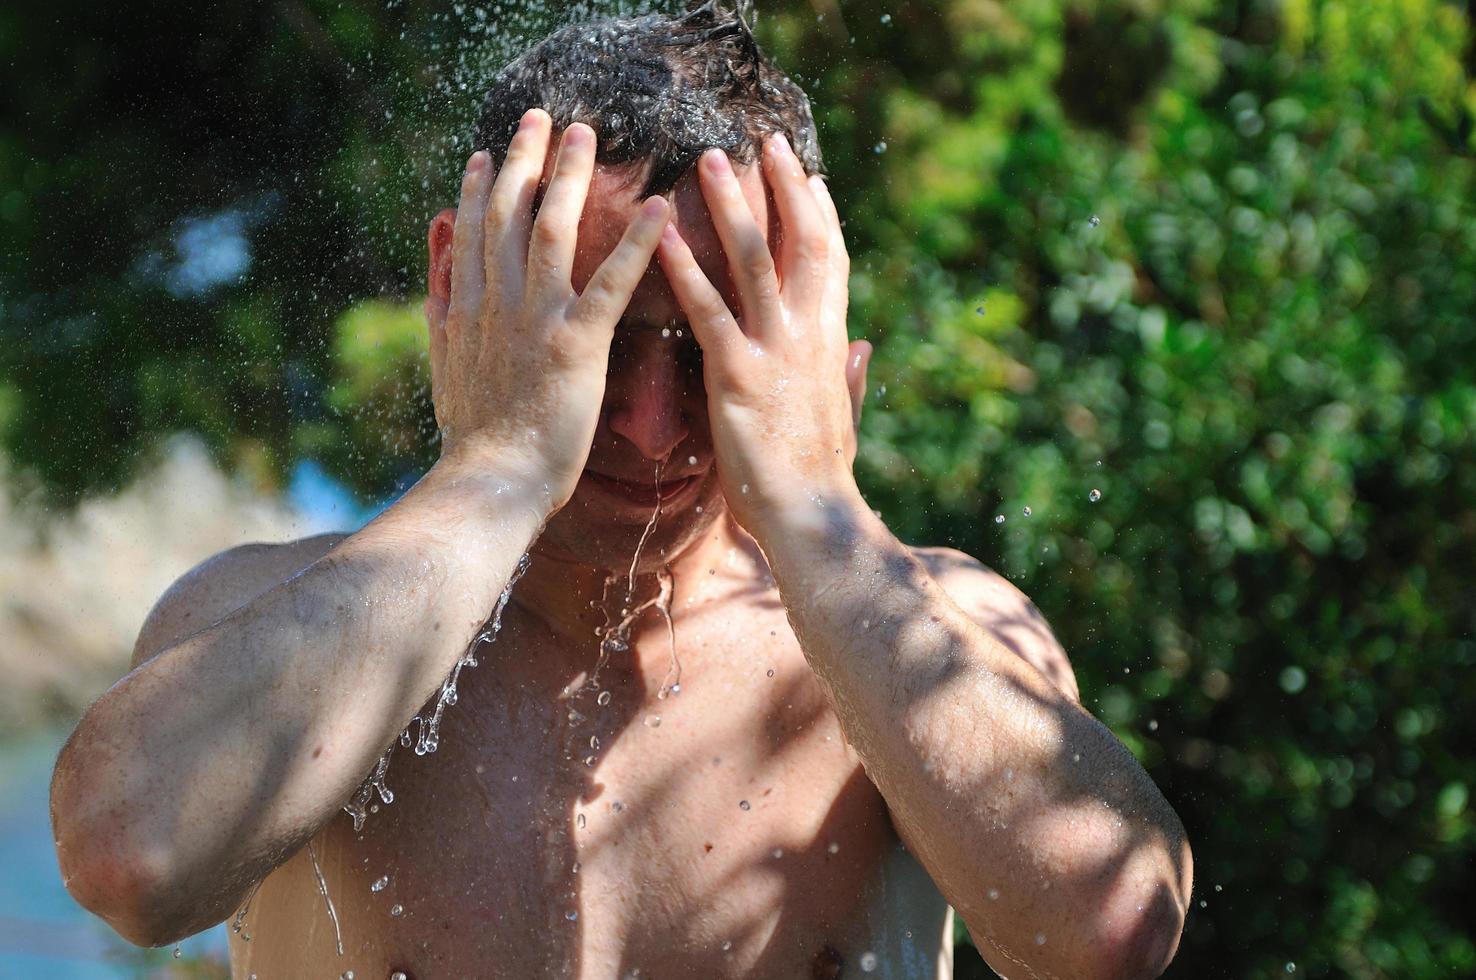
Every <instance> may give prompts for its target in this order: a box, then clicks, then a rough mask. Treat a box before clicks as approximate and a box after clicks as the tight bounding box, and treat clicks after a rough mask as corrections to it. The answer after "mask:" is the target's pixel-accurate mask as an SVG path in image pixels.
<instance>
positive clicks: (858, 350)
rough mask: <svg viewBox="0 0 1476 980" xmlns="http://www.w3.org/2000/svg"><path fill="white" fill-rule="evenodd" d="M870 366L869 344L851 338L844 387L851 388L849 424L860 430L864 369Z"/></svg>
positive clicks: (864, 391) (863, 396)
mask: <svg viewBox="0 0 1476 980" xmlns="http://www.w3.org/2000/svg"><path fill="white" fill-rule="evenodd" d="M870 366H871V344H870V343H868V342H867V341H864V340H853V341H851V346H850V347H849V348H847V350H846V387H847V388H849V389H850V390H851V424H852V425H853V426H854V427H855V429H856V431H857V432H860V431H861V406H862V404H863V403H864V402H865V401H866V369H867V368H868V367H870Z"/></svg>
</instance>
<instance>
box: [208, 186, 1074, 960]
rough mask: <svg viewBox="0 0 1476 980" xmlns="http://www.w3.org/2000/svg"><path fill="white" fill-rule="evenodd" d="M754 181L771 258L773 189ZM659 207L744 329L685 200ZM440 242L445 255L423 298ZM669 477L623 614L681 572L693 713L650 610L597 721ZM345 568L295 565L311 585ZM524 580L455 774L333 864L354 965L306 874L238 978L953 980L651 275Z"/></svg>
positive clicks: (374, 822) (751, 196)
mask: <svg viewBox="0 0 1476 980" xmlns="http://www.w3.org/2000/svg"><path fill="white" fill-rule="evenodd" d="M549 167H550V169H551V167H552V161H550V164H549ZM639 176H640V175H639V174H635V173H632V172H631V171H628V170H626V171H611V170H606V169H604V168H598V169H597V171H596V174H595V177H594V180H593V183H592V186H591V191H590V195H589V199H588V204H587V205H586V208H585V211H584V214H583V217H582V219H581V222H580V227H579V249H578V252H577V253H576V258H575V265H574V283H575V286H576V288H580V287H581V286H582V285H583V283H584V282H585V281H587V280H588V278H589V276H590V274H591V273H592V272H593V271H594V269H595V267H596V266H597V265H598V264H599V262H600V261H601V260H602V259H603V258H604V257H605V255H607V254H608V253H609V252H610V250H611V249H612V248H614V246H615V244H616V242H617V241H618V239H619V237H620V234H621V231H622V229H623V228H624V227H625V226H626V223H627V222H628V220H629V219H630V216H631V215H632V214H633V213H634V211H635V209H636V207H637V206H638V205H639V203H640V201H639V199H638V198H637V197H636V190H637V189H638V188H639V180H638V177H639ZM739 177H740V180H741V181H742V185H743V188H744V191H745V197H746V199H747V200H748V202H749V205H750V207H751V208H752V209H753V211H754V213H755V216H756V218H757V219H758V220H759V221H760V223H761V224H762V225H763V226H764V227H766V228H768V229H769V234H770V236H771V237H772V236H774V235H775V234H776V232H777V229H776V228H775V227H774V226H773V223H772V222H771V218H770V214H771V207H772V202H771V199H769V198H768V197H767V195H766V193H765V186H764V181H763V178H762V176H761V175H760V173H759V170H758V168H756V167H746V168H740V169H739ZM671 198H672V202H673V205H674V209H675V216H674V220H675V223H676V224H677V225H678V227H679V229H680V230H681V232H682V235H683V238H684V239H685V240H686V241H687V242H688V243H689V244H690V245H691V247H692V251H693V253H694V254H695V255H696V256H697V258H698V261H699V262H700V264H701V265H702V267H703V268H704V270H705V271H706V272H707V273H708V275H709V276H710V278H711V279H712V280H713V282H714V284H715V285H717V286H718V287H719V288H720V289H721V290H722V291H723V292H724V294H725V295H727V296H728V297H729V300H730V302H731V303H733V305H734V306H736V305H737V297H736V295H735V292H736V291H735V289H734V287H733V285H732V282H731V278H730V276H729V275H728V272H727V267H726V261H725V256H724V255H723V252H722V248H721V245H720V243H719V241H718V238H717V234H716V232H715V230H714V229H713V226H712V220H711V218H710V216H709V214H708V212H707V208H706V206H705V204H704V203H703V198H702V194H701V191H700V189H699V187H698V186H697V181H696V178H695V175H691V176H689V177H688V178H686V179H684V180H683V181H682V183H681V184H680V185H679V186H678V188H677V189H676V190H675V191H674V193H673V194H672V195H671ZM452 221H454V212H447V213H444V214H443V215H441V216H439V217H438V219H437V223H436V224H434V225H433V227H432V232H431V249H432V254H431V263H432V269H431V275H432V289H433V290H434V289H436V288H437V287H438V284H443V283H444V279H442V280H439V281H438V278H437V276H438V274H439V275H440V276H442V277H445V276H447V275H448V269H447V268H446V264H447V263H448V262H449V255H447V254H446V253H447V250H448V247H449V240H450V236H449V232H450V223H451V222H452ZM438 236H439V237H438ZM663 331H665V335H664V336H663ZM679 333H680V336H679V335H678V334H679ZM658 463H661V464H662V470H663V472H662V478H663V479H662V486H663V496H664V495H665V494H672V495H671V496H669V497H667V498H666V499H664V500H663V502H662V513H661V515H660V517H659V519H658V520H657V522H656V524H655V526H654V528H653V529H652V530H651V532H650V534H649V537H648V540H647V541H646V543H645V546H644V548H643V549H642V560H641V567H640V569H639V573H638V579H637V590H636V595H635V596H634V601H633V602H632V603H631V604H632V605H639V604H640V603H642V602H644V601H646V600H648V599H649V598H652V597H653V596H654V594H655V593H656V591H657V590H658V588H659V583H658V580H657V575H656V573H657V572H658V571H663V572H664V571H665V570H669V571H670V572H671V575H672V580H673V582H674V585H675V593H674V595H673V598H672V602H671V605H670V609H671V616H672V627H673V629H674V634H675V653H676V656H677V658H678V662H679V664H680V669H681V674H680V678H681V680H680V684H681V687H680V691H679V693H675V694H669V695H668V696H666V697H665V698H663V697H661V696H660V695H661V691H662V686H663V682H664V681H665V682H667V683H668V685H669V683H670V681H671V679H672V676H673V675H672V674H671V673H670V669H671V657H672V652H673V648H672V639H671V637H672V634H671V632H669V631H668V627H667V622H666V619H665V618H664V616H663V615H662V613H660V612H659V611H658V610H656V609H654V608H653V609H651V610H649V611H648V612H647V613H646V614H645V615H643V616H641V617H640V618H639V619H638V620H637V621H636V623H635V627H634V629H633V631H632V634H631V637H630V641H631V642H630V649H629V651H627V652H624V653H621V654H616V655H615V656H613V657H612V658H611V659H610V661H609V662H608V663H607V664H606V665H605V666H604V667H603V668H602V669H601V670H600V672H599V678H598V681H599V683H598V687H599V689H602V690H608V691H609V692H610V695H611V697H610V700H609V702H608V704H605V705H603V706H602V705H600V704H599V703H598V701H597V693H596V689H595V688H594V687H593V686H592V685H591V683H590V679H591V674H592V672H593V670H594V667H595V664H596V661H597V659H598V652H599V643H598V639H597V637H596V635H595V631H596V628H598V627H599V626H600V625H602V624H603V623H604V622H605V621H606V615H607V613H608V614H609V615H616V614H617V612H618V610H617V609H616V608H614V607H615V606H617V605H618V604H619V603H620V602H621V600H623V598H624V593H625V588H626V583H627V580H626V577H625V573H626V572H627V570H628V566H629V564H630V561H631V558H632V557H633V555H634V553H635V550H636V546H637V543H638V542H639V541H640V539H641V536H642V534H643V533H644V532H645V530H646V526H647V523H648V521H649V518H650V517H651V512H652V510H653V504H654V499H653V498H654V496H655V487H656V484H655V482H654V477H655V474H656V469H657V464H658ZM604 478H615V479H616V480H618V481H619V482H618V483H612V482H611V481H610V480H608V479H604ZM673 484H676V485H677V487H676V489H675V491H674V493H673V491H672V489H671V488H672V486H673ZM337 540H338V539H337V538H334V537H323V538H318V539H312V540H309V541H304V542H300V543H298V544H297V545H295V546H292V547H295V548H297V549H299V550H300V553H301V558H302V559H305V561H312V560H313V559H314V558H315V557H316V556H317V555H318V554H321V553H323V552H324V551H326V550H327V549H328V548H329V547H331V545H332V544H334V543H336V541H337ZM533 554H534V561H533V563H532V566H531V567H530V569H529V571H528V573H527V575H526V576H525V577H524V579H523V580H522V581H521V582H520V583H519V585H518V587H517V588H516V590H515V591H514V593H513V597H514V598H513V605H512V608H511V609H510V610H509V611H508V614H507V615H506V616H505V618H504V628H503V630H502V633H501V635H500V637H499V639H498V641H497V643H496V644H495V646H492V647H487V648H484V650H483V652H482V653H480V654H479V660H480V661H481V664H480V666H478V667H475V668H470V669H468V670H467V671H466V672H464V673H463V675H462V678H463V680H462V683H461V685H460V691H461V695H460V698H459V703H458V704H457V705H456V706H454V707H452V708H450V709H448V711H447V714H446V717H445V721H444V723H443V727H442V740H441V748H440V750H439V751H438V752H437V753H435V754H434V755H431V756H427V757H424V758H417V757H415V756H414V755H413V754H411V753H410V752H408V751H405V750H397V751H396V753H395V758H394V761H393V763H392V765H391V767H390V772H389V780H388V781H389V784H390V786H391V787H392V788H393V790H394V792H395V797H396V798H395V802H394V803H393V804H392V805H389V806H383V807H380V808H379V809H378V812H376V813H371V814H370V815H369V818H368V820H367V822H366V824H365V827H364V829H363V832H362V833H360V834H356V833H355V832H354V830H353V827H352V822H351V821H350V819H349V818H348V817H347V816H344V817H342V818H339V819H336V820H334V821H333V822H331V823H330V824H329V825H328V826H327V827H326V828H325V829H324V830H323V831H322V832H320V834H319V836H318V837H317V839H316V841H315V847H314V850H315V851H316V854H317V856H318V859H319V864H320V866H321V870H322V872H323V874H324V877H325V881H326V883H327V886H328V892H329V895H330V897H331V898H332V899H333V901H334V905H335V910H336V912H337V915H338V919H339V923H340V928H341V931H342V938H343V944H344V949H345V955H344V956H343V957H342V958H340V957H339V956H338V955H337V951H336V937H335V934H334V929H333V925H332V921H331V919H330V918H329V916H328V914H327V910H326V906H325V903H324V900H323V897H322V895H321V893H320V891H319V888H318V884H317V877H316V874H315V871H314V868H313V865H312V859H311V855H310V853H309V852H308V851H307V850H303V851H301V852H299V853H298V854H297V855H296V856H295V857H294V858H292V859H291V860H289V861H288V862H287V863H286V864H284V865H283V866H281V867H280V868H279V869H278V870H277V871H276V872H274V873H273V874H272V875H271V876H270V877H269V878H268V879H267V880H266V881H265V883H264V884H263V886H262V887H261V889H260V891H259V892H258V894H257V895H256V896H255V898H254V900H253V901H252V903H251V906H250V908H249V909H248V910H247V912H246V914H245V916H244V919H243V922H244V925H243V929H242V931H241V933H240V934H239V935H236V936H234V937H233V939H232V958H233V963H234V969H233V973H234V975H235V976H238V977H245V976H248V975H250V974H253V973H254V974H256V975H257V976H258V977H260V978H262V980H266V978H269V977H278V976H283V977H286V976H295V975H303V973H304V971H305V969H306V968H307V965H309V964H310V965H311V971H310V972H312V973H313V974H314V975H317V974H319V973H321V974H322V975H325V976H329V975H339V974H341V973H342V972H343V971H344V970H347V969H352V970H353V971H354V975H355V976H356V977H387V976H389V975H390V974H391V973H392V972H393V971H396V970H399V971H402V972H405V973H406V974H407V976H409V977H416V978H426V977H457V976H499V977H543V976H547V977H565V976H580V977H626V976H631V975H639V976H644V977H693V976H703V977H708V976H711V977H719V976H757V977H811V976H816V977H830V976H853V975H860V973H861V969H862V967H861V964H862V963H863V957H866V959H865V964H866V965H867V966H873V965H874V966H875V968H876V969H877V970H878V972H877V973H876V975H880V976H897V977H901V976H927V977H934V976H938V975H945V976H946V975H948V972H949V966H950V962H951V928H950V927H951V915H950V913H949V910H948V908H947V904H946V902H945V901H944V900H943V898H942V897H941V895H939V893H938V890H937V888H936V887H935V886H934V885H933V883H932V882H931V880H929V878H928V877H927V875H926V873H925V872H923V871H922V869H921V868H920V867H919V866H918V864H917V862H916V861H915V860H914V859H913V858H912V857H911V856H910V855H909V854H908V853H907V852H906V850H905V849H904V848H903V847H902V846H901V844H900V841H899V840H898V837H897V835H896V832H895V830H894V829H893V827H892V825H891V822H890V818H889V816H888V811H887V807H886V803H885V801H884V800H883V799H882V797H881V795H880V794H879V793H878V792H877V790H876V788H875V787H874V786H873V785H872V784H871V783H870V782H869V781H868V780H867V778H866V775H865V772H864V771H863V770H862V768H861V767H860V763H859V759H858V757H857V756H856V754H855V753H854V752H853V751H851V750H850V749H849V747H848V746H847V745H846V744H845V741H844V739H843V738H842V735H841V731H840V727H839V724H838V722H837V719H836V716H835V714H834V712H833V710H832V709H831V708H830V706H829V704H828V702H827V701H826V698H825V696H824V694H823V693H822V691H821V689H820V687H819V685H818V684H817V682H816V679H815V676H814V674H813V673H812V672H811V671H810V669H809V667H808V666H807V665H806V663H805V660H804V656H803V654H802V653H801V651H800V648H799V646H798V644H797V642H796V640H795V637H794V634H793V631H792V630H791V629H790V627H789V623H788V621H787V619H786V617H785V613H784V609H783V606H782V604H781V602H780V599H779V595H778V592H777V590H776V588H775V586H774V581H773V578H772V576H771V575H770V574H769V570H768V568H767V566H766V564H765V561H764V557H763V555H762V553H761V552H760V550H759V549H758V547H757V546H756V545H755V544H754V542H753V540H752V538H750V537H749V536H748V535H747V534H745V533H744V532H743V531H742V529H741V528H739V527H738V526H737V524H736V523H735V522H734V521H733V520H732V519H731V517H730V516H729V515H728V511H727V507H726V505H725V501H724V497H723V493H722V488H721V486H720V483H719V480H718V477H717V473H716V468H715V464H714V452H713V446H712V440H711V433H710V428H709V423H708V413H707V396H706V392H705V390H704V388H703V384H702V376H701V368H700V361H699V359H698V357H697V347H696V343H695V340H694V338H693V336H692V331H691V328H690V326H689V325H688V324H687V322H686V316H685V314H684V313H683V311H682V310H681V308H680V306H679V304H678V303H677V301H676V299H675V297H674V296H673V294H672V291H671V288H670V286H669V285H668V283H667V281H666V278H665V276H664V275H663V274H662V272H661V269H660V268H659V266H658V265H657V264H656V263H655V262H653V263H652V266H651V268H650V269H649V270H648V273H647V276H646V278H645V280H644V281H643V282H642V284H641V286H640V287H639V288H638V289H637V291H636V293H635V295H634V297H633V298H632V301H631V303H630V304H629V306H628V308H627V310H626V313H625V316H624V318H623V319H622V323H621V326H620V327H619V328H617V333H616V339H615V342H614V344H613V346H612V353H611V358H610V369H609V375H608V380H607V390H606V396H605V404H604V407H603V410H602V412H601V415H600V421H599V426H598V429H597V431H596V435H595V440H594V444H593V446H592V448H591V452H590V457H589V462H588V464H587V467H586V473H585V476H584V478H582V479H581V480H580V482H579V485H578V487H577V489H576V490H575V493H574V496H573V497H572V499H571V500H570V502H569V504H568V505H567V506H566V507H565V508H564V509H563V510H561V511H560V512H559V513H558V514H557V515H556V516H555V517H554V518H553V520H552V521H550V523H549V526H548V527H547V529H546V530H545V532H544V534H543V535H542V536H541V537H540V539H539V540H538V542H537V544H536V545H535V547H534V550H533ZM935 558H936V560H938V561H940V562H946V561H947V559H946V557H945V556H943V555H942V554H941V553H939V554H938V555H937V556H935ZM304 563H305V562H304ZM612 572H617V573H618V580H617V581H616V582H615V583H614V585H613V586H609V587H607V580H609V579H610V577H611V574H612ZM997 584H998V585H999V586H1003V588H1004V589H1005V590H1008V591H1013V590H1009V587H1008V586H1006V585H1004V583H1002V582H999V583H997ZM607 591H608V601H606V602H604V603H603V605H601V600H602V599H604V598H605V594H606V592H607ZM1001 595H1003V596H1005V601H1006V602H1008V601H1010V598H1011V597H1010V596H1009V595H1008V592H1002V593H1001ZM592 603H594V604H596V607H595V608H592V606H591V604H592ZM1003 615H1004V614H1003V613H1002V614H1001V616H1002V618H1003ZM1041 629H1042V630H1044V627H1043V624H1042V626H1041ZM1045 635H1046V636H1048V633H1047V634H1045ZM591 738H593V739H595V740H597V743H598V748H597V749H596V748H591ZM591 759H592V760H593V764H590V763H589V761H588V760H591ZM744 803H746V804H747V808H744V806H743V804H744ZM386 875H387V876H388V877H389V879H390V880H389V883H388V884H387V885H386V886H385V887H384V888H383V889H382V890H380V891H378V892H375V891H373V890H372V887H371V886H372V885H373V883H374V882H375V881H376V880H378V879H379V878H380V877H382V876H386ZM396 905H399V906H401V909H402V911H401V913H400V914H398V915H392V914H391V909H392V908H394V907H395V906H396ZM245 936H250V937H251V939H250V941H249V942H247V941H245V939H244V937H245ZM868 954H869V955H868ZM873 958H874V959H873ZM636 971H639V973H636Z"/></svg>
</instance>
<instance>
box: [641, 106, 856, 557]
mask: <svg viewBox="0 0 1476 980" xmlns="http://www.w3.org/2000/svg"><path fill="white" fill-rule="evenodd" d="M697 170H698V174H699V180H700V182H701V187H702V194H703V197H704V199H705V200H706V202H707V208H708V211H709V212H710V213H711V215H712V220H713V225H714V226H715V227H716V229H717V233H718V238H719V240H720V241H721V242H722V246H723V251H724V252H725V253H726V255H727V257H728V266H729V270H730V272H731V275H732V277H733V282H734V285H735V286H736V289H737V293H738V297H739V303H740V307H741V308H740V310H739V314H738V315H737V316H735V315H734V313H733V311H732V310H730V309H729V308H728V305H727V303H726V302H725V301H724V300H723V297H722V295H721V294H720V293H719V291H718V290H717V289H716V288H715V287H714V286H713V284H712V283H711V281H709V280H708V278H707V276H706V275H705V274H704V273H703V272H702V269H701V268H700V267H699V266H698V264H697V262H696V260H695V259H694V258H693V255H692V252H691V250H690V249H689V248H688V246H687V243H686V242H685V241H684V240H683V239H682V237H681V235H680V234H679V233H678V232H677V230H676V227H675V226H674V225H670V224H668V225H667V228H666V231H665V233H664V235H663V237H662V241H661V244H660V246H659V248H658V254H659V256H660V260H661V265H662V268H663V269H664V270H665V272H666V277H667V280H668V281H669V282H670V283H671V287H672V290H673V291H674V293H675V294H676V298H677V301H678V302H679V303H680V304H681V306H682V309H683V310H684V311H685V312H686V314H687V320H688V324H689V325H690V327H691V329H692V333H693V334H694V336H695V337H696V338H697V342H698V343H699V344H700V345H701V346H702V355H703V375H704V380H705V382H706V385H707V398H708V407H709V415H710V418H711V423H712V434H713V443H714V446H715V449H716V453H717V464H718V475H719V477H720V479H721V480H722V483H723V490H724V493H725V495H726V497H727V499H728V504H729V507H730V508H731V509H732V511H733V514H734V516H735V517H736V518H737V519H738V522H739V523H740V524H742V525H743V526H744V527H745V528H747V529H748V531H749V532H750V533H753V534H754V535H755V536H756V537H757V536H759V534H760V528H761V527H762V526H763V525H764V524H765V523H767V522H769V521H772V520H773V519H775V518H776V517H778V516H780V515H782V514H784V513H786V512H787V511H789V510H790V509H791V508H794V507H799V506H809V507H811V508H813V507H815V506H816V504H818V503H821V502H822V501H823V500H824V499H826V498H827V497H830V496H832V495H835V494H854V493H855V492H856V490H855V487H856V484H855V480H854V479H853V478H852V476H851V464H852V462H853V461H854V459H855V455H856V426H857V425H858V423H859V421H860V416H861V402H862V398H863V397H864V395H865V391H866V365H867V362H868V361H869V359H870V356H871V345H870V344H868V343H866V342H865V341H857V342H855V343H853V344H850V345H849V346H848V345H847V343H846V303H847V298H848V295H847V294H848V277H849V274H850V259H849V257H848V256H847V255H846V247H845V242H844V240H843V239H842V237H841V228H840V219H839V217H838V215H837V213H836V210H835V205H834V203H833V202H832V201H831V199H830V193H829V191H828V190H827V189H826V187H825V182H824V180H822V179H821V178H820V177H819V176H813V177H806V176H805V172H804V168H803V166H802V165H801V164H800V161H799V159H798V158H797V157H796V156H795V154H794V151H793V150H792V149H791V148H790V145H789V142H788V141H787V140H786V139H785V138H784V137H783V136H781V135H779V134H775V135H773V136H771V137H769V139H768V140H767V141H766V142H765V145H764V152H763V172H764V175H765V178H766V179H767V181H768V183H769V187H770V189H771V190H772V192H773V198H774V201H775V203H776V205H777V208H778V213H779V222H780V227H781V233H780V235H779V242H778V247H777V248H776V249H774V250H773V251H771V250H770V248H769V244H768V242H767V241H766V240H765V238H764V233H763V230H762V229H761V228H760V227H759V224H758V222H757V221H756V220H755V218H754V215H753V212H752V211H751V210H750V209H749V206H748V202H747V201H746V200H745V199H744V196H743V191H742V188H741V186H740V185H739V182H738V178H737V175H736V174H735V173H734V172H733V167H732V164H731V163H730V161H729V160H728V157H727V154H725V153H724V152H723V151H722V150H717V149H713V150H708V151H707V152H706V153H705V154H703V156H702V158H701V160H700V161H699V163H698V166H697Z"/></svg>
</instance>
